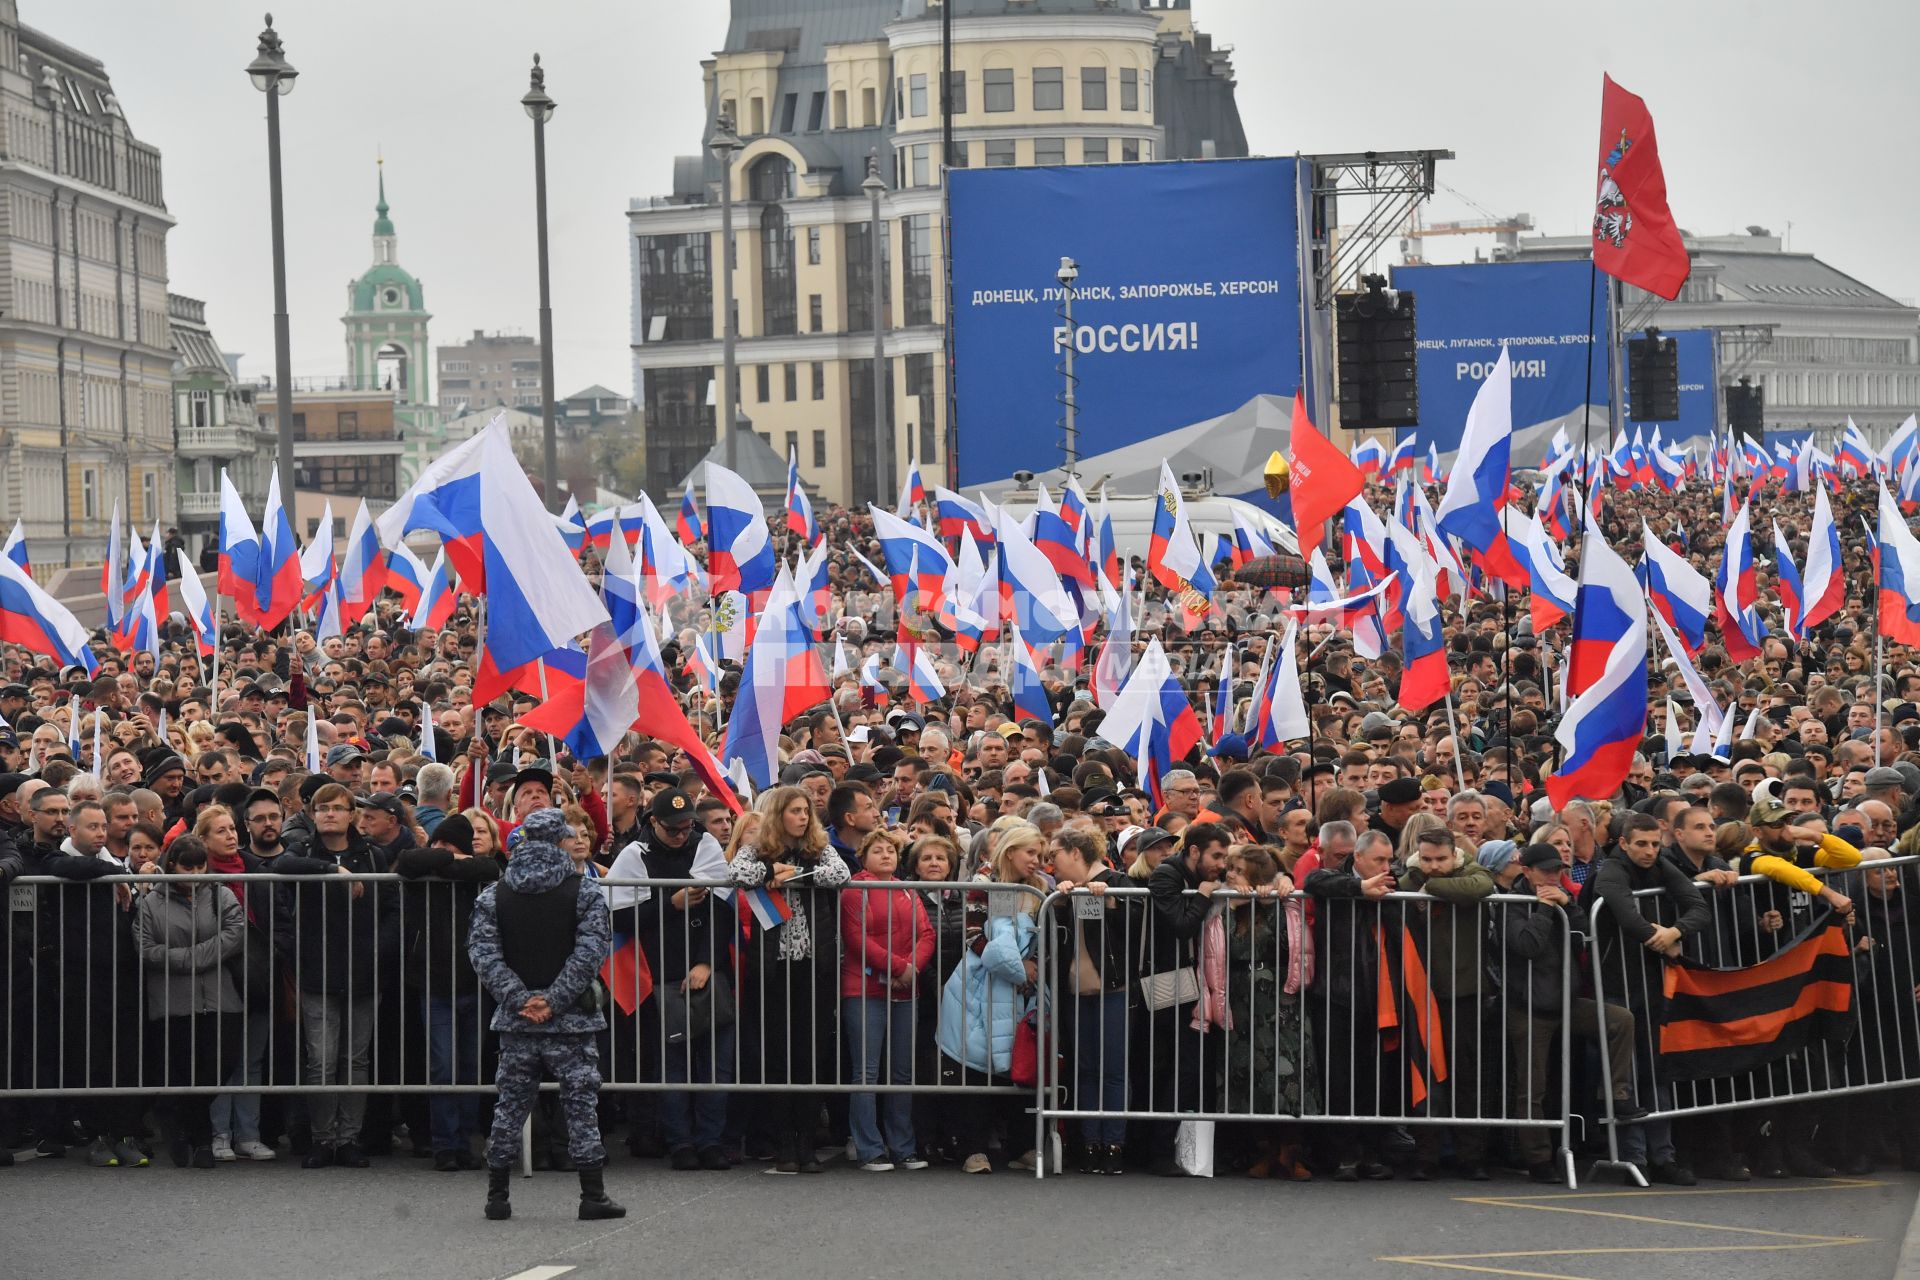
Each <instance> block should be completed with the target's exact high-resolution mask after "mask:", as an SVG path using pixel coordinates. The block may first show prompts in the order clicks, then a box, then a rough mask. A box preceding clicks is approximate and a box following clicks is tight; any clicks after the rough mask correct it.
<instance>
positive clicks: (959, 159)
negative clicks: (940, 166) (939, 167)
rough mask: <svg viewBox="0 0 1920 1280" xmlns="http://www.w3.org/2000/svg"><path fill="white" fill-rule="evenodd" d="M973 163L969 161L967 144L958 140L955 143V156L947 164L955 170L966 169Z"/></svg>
mask: <svg viewBox="0 0 1920 1280" xmlns="http://www.w3.org/2000/svg"><path fill="white" fill-rule="evenodd" d="M970 163H971V162H970V161H969V160H968V159H967V144H966V143H965V142H963V141H961V140H960V139H958V138H956V139H954V142H953V155H952V157H951V158H949V159H948V161H947V164H948V165H949V166H950V167H952V168H955V169H965V168H967V167H968V165H969V164H970Z"/></svg>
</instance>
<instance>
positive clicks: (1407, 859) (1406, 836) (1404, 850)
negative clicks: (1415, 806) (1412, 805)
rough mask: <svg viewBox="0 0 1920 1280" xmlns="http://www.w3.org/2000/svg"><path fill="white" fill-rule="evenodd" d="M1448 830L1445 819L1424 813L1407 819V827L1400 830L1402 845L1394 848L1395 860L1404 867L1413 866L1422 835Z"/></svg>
mask: <svg viewBox="0 0 1920 1280" xmlns="http://www.w3.org/2000/svg"><path fill="white" fill-rule="evenodd" d="M1446 829H1447V822H1446V819H1445V818H1441V817H1438V816H1437V815H1435V814H1431V813H1424V812H1422V813H1416V814H1414V815H1413V816H1412V817H1411V818H1408V819H1407V825H1406V826H1404V827H1402V828H1400V843H1399V844H1397V845H1395V846H1394V849H1393V860H1394V861H1395V862H1397V863H1399V864H1400V865H1401V866H1403V867H1410V866H1412V865H1413V862H1414V857H1415V854H1416V851H1417V850H1418V849H1419V848H1420V833H1421V832H1423V831H1445V830H1446Z"/></svg>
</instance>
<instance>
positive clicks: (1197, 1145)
mask: <svg viewBox="0 0 1920 1280" xmlns="http://www.w3.org/2000/svg"><path fill="white" fill-rule="evenodd" d="M1173 1162H1174V1163H1175V1164H1176V1165H1178V1166H1179V1167H1180V1172H1182V1173H1184V1174H1186V1175H1187V1176H1188V1177H1189V1178H1211V1177H1212V1176H1213V1121H1211V1120H1182V1121H1181V1122H1180V1127H1179V1128H1178V1129H1176V1130H1175V1131H1174V1135H1173Z"/></svg>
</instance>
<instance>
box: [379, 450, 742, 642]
mask: <svg viewBox="0 0 1920 1280" xmlns="http://www.w3.org/2000/svg"><path fill="white" fill-rule="evenodd" d="M375 527H376V528H377V529H378V530H379V532H380V535H381V537H382V539H383V540H384V541H385V542H386V543H387V544H388V545H392V544H394V543H397V542H399V541H400V539H401V538H402V537H403V536H404V535H405V534H406V533H407V532H408V531H410V530H413V529H432V530H434V531H436V532H437V533H439V535H440V537H441V539H442V541H443V544H444V550H445V553H446V556H447V563H448V566H449V568H450V569H451V570H452V573H453V575H454V576H456V577H457V578H458V579H459V581H460V585H461V587H462V588H463V589H465V590H467V591H470V592H473V593H475V594H478V595H484V596H485V597H486V601H487V648H488V651H489V654H490V655H491V658H492V661H493V664H494V666H496V667H497V668H498V669H499V670H501V671H510V670H513V669H515V668H518V667H521V666H524V665H526V664H527V663H529V662H531V661H533V660H534V659H535V658H538V657H540V656H541V655H542V654H545V653H548V652H551V651H552V650H554V649H558V648H561V647H563V646H564V645H566V644H568V643H570V642H571V641H572V640H573V638H574V637H575V636H579V635H582V634H585V633H586V632H589V631H592V630H593V628H594V627H596V626H598V625H599V624H601V623H603V622H605V621H606V620H607V611H606V609H605V607H604V606H602V605H601V603H600V596H599V593H598V592H596V591H595V590H594V589H593V587H592V585H591V584H589V583H588V582H587V580H586V578H585V576H583V575H582V574H581V573H580V570H579V567H578V565H577V564H576V563H575V561H574V558H573V553H572V552H570V551H568V550H567V544H566V541H565V540H564V539H563V538H561V536H560V531H559V530H558V529H557V528H555V527H554V524H553V517H552V514H551V513H550V512H549V511H548V510H547V509H546V507H545V506H543V505H542V504H541V502H540V497H539V495H538V494H536V493H535V492H534V491H533V486H532V484H531V483H529V482H528V480H527V477H526V473H525V472H524V471H522V470H521V469H520V464H519V462H518V461H517V460H515V458H514V456H513V443H512V441H511V439H510V438H509V436H508V433H507V427H506V419H505V417H504V415H502V416H496V417H495V418H494V420H493V421H492V422H490V423H488V424H487V427H486V429H485V430H483V431H482V432H480V433H479V434H478V435H476V436H475V437H473V439H471V440H468V441H465V442H464V443H462V444H460V445H458V446H457V447H455V448H454V449H453V450H452V451H451V452H449V453H447V454H446V455H445V456H443V457H441V458H439V459H437V460H435V461H434V462H433V463H432V464H431V465H429V466H428V467H427V468H426V470H425V471H424V472H422V473H421V476H420V478H419V479H418V480H417V481H415V482H414V485H413V487H412V488H411V489H409V490H408V491H407V492H406V493H405V494H403V495H401V497H400V500H399V501H398V502H396V503H394V505H393V506H392V507H391V508H390V509H389V510H388V511H387V512H386V513H385V514H384V515H382V516H381V517H380V519H379V520H378V521H376V522H375ZM762 536H763V537H764V536H765V529H764V522H763V528H762Z"/></svg>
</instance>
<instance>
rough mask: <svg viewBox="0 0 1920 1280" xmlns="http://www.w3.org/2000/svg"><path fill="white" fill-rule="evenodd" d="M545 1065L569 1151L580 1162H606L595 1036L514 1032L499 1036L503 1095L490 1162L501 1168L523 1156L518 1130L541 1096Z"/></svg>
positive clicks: (496, 1107) (491, 1141) (489, 1144)
mask: <svg viewBox="0 0 1920 1280" xmlns="http://www.w3.org/2000/svg"><path fill="white" fill-rule="evenodd" d="M543 1067H544V1068H545V1069H546V1071H547V1072H548V1073H549V1074H551V1075H552V1076H553V1078H554V1080H555V1081H557V1082H558V1083H559V1085H560V1108H561V1111H562V1113H563V1114H564V1115H565V1116H566V1121H567V1154H568V1155H569V1156H570V1157H572V1159H573V1162H574V1163H575V1164H577V1165H600V1164H604V1163H606V1159H607V1151H606V1148H605V1147H604V1146H602V1145H601V1143H600V1116H599V1111H598V1104H599V1098H600V1049H599V1046H598V1045H596V1044H595V1043H594V1036H593V1034H592V1033H591V1032H588V1033H583V1034H579V1035H560V1034H547V1033H537V1034H536V1033H530V1032H516V1031H507V1032H502V1033H501V1036H500V1072H499V1076H498V1081H499V1090H500V1096H499V1099H498V1100H497V1101H496V1102H495V1103H494V1105H493V1133H492V1134H491V1135H490V1136H489V1137H488V1139H487V1163H488V1164H489V1165H492V1166H493V1167H494V1168H496V1169H498V1168H504V1167H506V1166H508V1165H511V1164H513V1163H515V1162H516V1161H518V1160H519V1159H520V1131H521V1128H522V1127H523V1126H524V1125H525V1124H526V1120H527V1116H528V1114H529V1113H530V1112H531V1111H532V1110H533V1104H534V1102H535V1101H536V1100H537V1099H538V1098H539V1096H540V1076H541V1069H542V1068H543Z"/></svg>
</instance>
